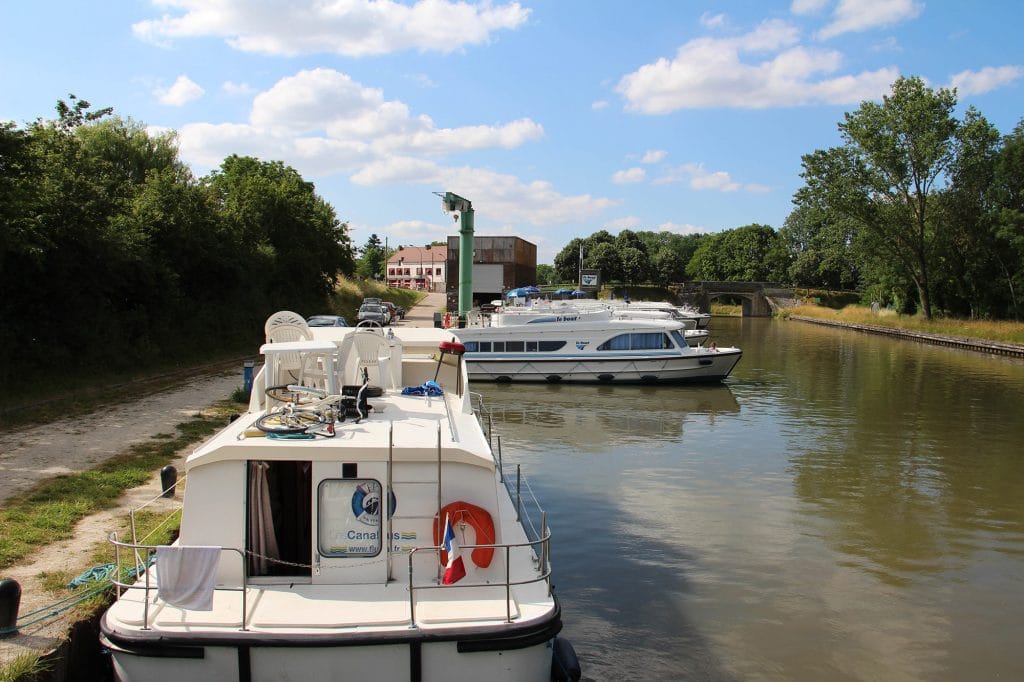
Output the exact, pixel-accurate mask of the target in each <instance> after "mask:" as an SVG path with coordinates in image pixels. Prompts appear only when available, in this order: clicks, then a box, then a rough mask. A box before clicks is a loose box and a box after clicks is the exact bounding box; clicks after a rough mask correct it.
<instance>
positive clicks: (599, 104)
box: [590, 99, 608, 111]
mask: <svg viewBox="0 0 1024 682" xmlns="http://www.w3.org/2000/svg"><path fill="white" fill-rule="evenodd" d="M590 108H591V109H593V110H594V111H601V110H602V109H607V108H608V100H606V99H599V100H596V101H594V102H593V103H592V104H591V105H590Z"/></svg>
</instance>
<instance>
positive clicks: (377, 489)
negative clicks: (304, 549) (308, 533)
mask: <svg viewBox="0 0 1024 682" xmlns="http://www.w3.org/2000/svg"><path fill="white" fill-rule="evenodd" d="M317 510H318V511H317V519H318V533H317V536H318V537H317V544H318V545H319V551H320V554H321V556H326V557H370V556H377V555H378V554H380V550H381V514H380V512H381V485H380V481H376V480H374V479H371V478H362V479H360V478H345V479H327V480H324V481H321V482H320V487H319V491H318V493H317Z"/></svg>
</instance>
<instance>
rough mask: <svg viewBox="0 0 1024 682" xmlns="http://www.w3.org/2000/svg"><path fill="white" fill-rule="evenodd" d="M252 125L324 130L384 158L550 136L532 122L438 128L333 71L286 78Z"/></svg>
mask: <svg viewBox="0 0 1024 682" xmlns="http://www.w3.org/2000/svg"><path fill="white" fill-rule="evenodd" d="M250 121H251V122H252V124H253V126H255V127H257V128H260V129H265V130H276V131H280V132H281V134H285V133H286V132H287V131H291V132H293V133H296V132H297V133H309V132H312V131H321V130H322V131H325V132H326V134H327V137H329V138H331V139H335V140H345V141H361V142H363V143H364V144H367V145H372V146H373V147H374V148H375V149H377V150H378V152H380V153H385V152H387V153H394V154H407V153H410V152H417V153H421V154H427V155H432V156H444V155H447V154H452V153H455V152H459V151H468V150H475V149H488V148H494V147H501V148H504V149H512V148H515V147H518V146H520V145H522V144H524V143H526V142H529V141H532V140H537V139H540V138H541V137H543V136H544V129H543V128H542V127H541V126H540V125H539V124H537V123H535V122H534V121H532V120H530V119H527V118H524V119H519V120H516V121H512V122H510V123H506V124H504V125H487V126H484V125H478V126H464V127H461V128H438V127H436V126H435V125H434V122H433V121H432V120H431V119H430V117H429V116H423V115H421V116H413V115H412V113H411V112H410V111H409V107H408V106H407V105H406V104H405V103H403V102H400V101H397V100H386V99H385V98H384V93H383V91H381V90H380V89H378V88H368V87H365V86H363V85H361V84H360V83H358V82H356V81H354V80H352V79H351V78H350V77H349V76H348V75H347V74H344V73H340V72H338V71H334V70H333V69H312V70H308V71H300V72H299V73H297V74H295V75H294V76H288V77H286V78H282V79H281V80H280V81H278V82H277V83H275V84H274V85H273V87H271V88H270V89H269V90H267V91H265V92H262V93H260V94H259V95H257V96H256V98H255V99H254V100H253V108H252V113H251V115H250Z"/></svg>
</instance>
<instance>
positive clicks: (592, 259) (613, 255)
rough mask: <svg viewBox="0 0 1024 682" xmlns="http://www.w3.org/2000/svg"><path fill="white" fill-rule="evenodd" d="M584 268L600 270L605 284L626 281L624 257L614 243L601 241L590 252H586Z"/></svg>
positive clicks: (584, 254)
mask: <svg viewBox="0 0 1024 682" xmlns="http://www.w3.org/2000/svg"><path fill="white" fill-rule="evenodd" d="M583 268H584V269H588V270H589V269H596V270H600V271H601V280H602V281H604V282H613V281H618V282H621V281H623V280H624V278H623V276H622V269H623V268H622V257H621V254H620V253H619V250H618V249H617V248H615V244H614V242H606V241H600V242H598V243H597V244H595V245H594V246H593V247H591V249H590V251H589V252H588V251H586V250H584V253H583Z"/></svg>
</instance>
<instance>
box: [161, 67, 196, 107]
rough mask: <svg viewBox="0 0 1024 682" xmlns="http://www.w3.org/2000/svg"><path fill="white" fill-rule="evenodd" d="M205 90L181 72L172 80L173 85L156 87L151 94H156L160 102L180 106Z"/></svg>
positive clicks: (194, 98)
mask: <svg viewBox="0 0 1024 682" xmlns="http://www.w3.org/2000/svg"><path fill="white" fill-rule="evenodd" d="M205 92H206V91H205V90H203V89H202V88H201V87H199V85H198V84H197V83H196V82H195V81H193V80H192V79H191V78H189V77H188V76H186V75H184V74H182V75H181V76H178V79H177V80H176V81H174V85H172V86H171V87H169V88H157V89H156V90H155V91H154V93H153V94H155V95H156V97H157V99H158V100H159V101H160V104H166V105H168V106H172V107H180V106H183V105H185V104H188V103H189V102H191V101H193V100H196V99H199V98H200V97H202V96H203V94H204V93H205Z"/></svg>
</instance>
